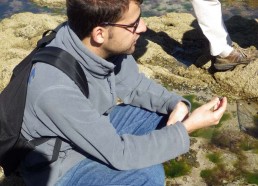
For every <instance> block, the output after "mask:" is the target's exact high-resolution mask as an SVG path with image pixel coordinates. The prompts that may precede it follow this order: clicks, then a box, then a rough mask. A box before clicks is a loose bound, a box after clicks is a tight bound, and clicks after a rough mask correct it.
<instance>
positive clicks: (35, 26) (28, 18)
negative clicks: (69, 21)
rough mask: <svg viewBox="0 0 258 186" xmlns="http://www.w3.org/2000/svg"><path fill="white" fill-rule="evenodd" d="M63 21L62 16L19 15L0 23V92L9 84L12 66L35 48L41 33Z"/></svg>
mask: <svg viewBox="0 0 258 186" xmlns="http://www.w3.org/2000/svg"><path fill="white" fill-rule="evenodd" d="M64 20H65V17H64V16H50V15H45V14H32V13H20V14H16V15H13V16H12V17H10V18H7V19H4V20H2V21H1V22H0V51H1V53H0V72H1V74H0V78H1V81H0V91H1V90H2V89H3V88H4V87H5V86H6V84H7V83H8V82H9V79H10V76H11V73H12V69H13V68H14V66H15V65H17V63H19V62H20V61H21V60H22V59H23V58H24V57H25V56H26V55H27V54H28V53H29V52H30V51H31V50H32V49H33V48H34V47H35V46H36V42H37V40H38V39H39V38H40V37H41V35H42V33H43V32H45V31H46V30H49V29H54V28H55V27H56V26H57V25H58V24H60V23H61V22H63V21H64Z"/></svg>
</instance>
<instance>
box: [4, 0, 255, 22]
mask: <svg viewBox="0 0 258 186" xmlns="http://www.w3.org/2000/svg"><path fill="white" fill-rule="evenodd" d="M221 3H222V9H223V16H224V18H225V19H227V18H229V17H231V16H233V15H240V16H243V17H245V18H258V0H221ZM27 11H29V12H33V13H42V12H45V13H56V12H60V10H51V9H48V8H47V7H39V6H37V5H35V4H34V3H32V2H30V1H29V0H0V19H3V18H6V17H10V16H11V15H13V14H15V13H19V12H27ZM167 12H188V13H193V9H192V4H191V3H190V1H189V0H144V3H143V4H142V14H143V16H146V17H149V16H159V15H163V14H165V13H167Z"/></svg>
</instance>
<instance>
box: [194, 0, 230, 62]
mask: <svg viewBox="0 0 258 186" xmlns="http://www.w3.org/2000/svg"><path fill="white" fill-rule="evenodd" d="M191 2H192V5H193V8H194V13H195V15H196V18H197V21H198V23H199V25H200V27H201V29H202V32H203V34H204V35H205V36H206V37H207V39H208V40H209V42H210V52H211V55H213V56H217V55H220V56H221V57H226V56H228V55H229V54H230V53H231V52H232V51H233V47H232V41H231V39H230V36H229V34H228V32H227V29H226V27H225V25H224V21H223V18H222V11H221V3H220V2H219V0H191Z"/></svg>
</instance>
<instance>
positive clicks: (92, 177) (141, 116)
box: [57, 105, 165, 186]
mask: <svg viewBox="0 0 258 186" xmlns="http://www.w3.org/2000/svg"><path fill="white" fill-rule="evenodd" d="M162 118H163V116H161V115H158V114H156V113H154V112H149V111H147V110H144V109H141V108H137V107H133V106H129V105H118V106H116V107H115V108H114V109H113V110H112V112H111V114H110V121H111V123H112V124H113V126H114V127H115V128H116V130H117V133H118V134H119V135H122V134H134V135H143V134H146V133H149V132H150V131H152V130H155V129H156V128H157V126H158V125H159V124H160V123H162ZM164 183H165V173H164V169H163V166H162V165H161V164H159V165H153V166H151V167H147V168H143V169H136V170H128V171H120V170H116V169H113V168H111V167H108V166H106V165H105V164H101V163H99V162H97V161H93V160H90V159H85V160H83V161H81V162H80V163H79V164H77V165H75V166H74V167H73V168H72V169H70V170H69V171H68V172H67V173H66V174H65V175H64V176H63V177H62V178H61V179H60V180H59V181H58V183H57V186H65V185H66V186H70V185H73V186H75V185H84V186H88V185H90V186H107V185H113V186H114V185H115V186H122V185H123V186H124V185H131V186H164Z"/></svg>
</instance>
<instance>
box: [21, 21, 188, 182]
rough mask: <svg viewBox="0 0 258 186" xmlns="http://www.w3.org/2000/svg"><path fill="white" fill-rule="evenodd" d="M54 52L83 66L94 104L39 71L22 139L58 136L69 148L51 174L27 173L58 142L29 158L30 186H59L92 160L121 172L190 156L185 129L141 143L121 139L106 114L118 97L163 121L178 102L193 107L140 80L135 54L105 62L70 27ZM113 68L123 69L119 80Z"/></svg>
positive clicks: (64, 80) (56, 76) (66, 82)
mask: <svg viewBox="0 0 258 186" xmlns="http://www.w3.org/2000/svg"><path fill="white" fill-rule="evenodd" d="M49 46H55V47H59V48H61V49H63V50H65V51H67V52H69V53H70V54H72V55H73V56H74V57H75V58H76V59H77V60H78V61H79V62H80V65H81V66H82V68H83V70H84V73H85V75H86V77H87V80H88V86H89V97H88V98H86V97H85V96H84V95H83V94H82V92H81V91H80V89H79V88H78V87H77V85H76V84H75V83H74V82H73V81H72V80H71V79H70V78H69V77H68V76H66V75H65V74H64V73H63V72H61V71H60V70H58V69H56V68H55V67H52V66H51V65H47V64H43V63H36V64H35V65H34V67H33V68H32V70H31V75H30V78H29V82H28V92H27V100H26V107H25V113H24V121H23V125H22V134H23V136H24V137H25V138H26V139H28V140H31V139H33V138H38V137H42V136H60V137H62V138H63V139H65V140H66V141H67V142H68V143H66V142H63V143H62V146H61V152H60V153H59V158H58V160H57V161H55V162H54V163H52V164H51V165H50V166H49V167H48V168H47V169H43V170H38V171H29V170H26V169H25V167H29V166H31V165H34V164H36V163H39V162H43V161H46V160H50V159H51V157H52V153H53V146H54V142H55V140H54V139H53V140H49V141H47V142H46V143H44V144H41V145H39V146H37V147H36V150H35V151H33V152H31V153H30V154H29V155H27V157H26V158H25V160H24V161H23V163H22V166H21V168H22V174H23V177H24V179H25V181H26V184H27V185H34V186H35V185H37V186H38V185H54V184H55V183H56V181H57V180H58V179H60V178H61V177H62V176H63V175H64V174H65V173H66V172H67V171H68V170H69V169H70V168H72V167H73V166H74V165H76V164H77V163H78V162H80V161H81V160H83V159H85V158H87V157H88V155H91V156H93V157H95V158H97V159H98V160H100V161H101V162H103V163H105V164H108V165H110V166H112V167H114V168H116V169H119V170H130V169H140V168H145V167H148V166H151V165H155V164H160V163H163V162H165V161H167V160H170V159H173V158H175V157H176V156H179V155H181V154H183V153H185V152H187V151H188V150H189V136H188V133H187V131H186V129H185V127H184V126H183V124H182V123H181V122H177V123H176V124H174V125H170V126H167V127H164V128H162V129H160V130H154V131H152V132H151V133H149V134H146V135H142V136H135V135H130V134H124V135H121V136H120V135H118V134H117V133H116V130H115V128H114V127H113V125H112V124H111V123H110V119H109V115H108V113H109V111H110V109H111V108H112V107H114V106H115V105H116V103H117V98H120V99H121V100H122V101H123V102H124V103H125V104H131V105H134V106H137V107H142V108H146V109H148V110H150V111H153V112H158V113H163V114H169V113H170V112H171V111H172V110H173V108H174V107H175V105H176V104H177V103H178V102H180V101H184V102H185V103H187V104H188V105H189V107H190V103H189V102H188V101H187V100H185V99H184V98H182V97H181V96H179V95H177V94H175V93H172V92H169V91H167V90H166V89H165V88H163V87H162V86H160V85H159V84H157V83H155V82H154V81H153V80H150V79H148V78H146V77H145V76H144V74H141V73H139V71H138V67H137V63H136V62H135V60H134V58H133V57H132V56H131V55H119V56H116V57H113V58H112V59H110V60H105V59H103V58H100V57H99V56H97V55H95V54H94V53H92V52H91V51H89V50H88V49H87V47H85V46H84V45H83V43H82V42H81V40H80V39H79V38H78V37H77V36H76V34H75V33H74V32H73V31H72V30H71V29H70V27H69V26H68V25H64V26H62V27H61V28H60V30H59V31H58V33H57V35H56V38H55V39H54V40H53V41H52V42H51V43H50V44H49ZM115 67H119V69H120V70H119V72H118V73H117V74H115V73H114V69H115ZM74 146H76V148H74ZM42 180H43V181H42Z"/></svg>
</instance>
